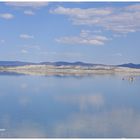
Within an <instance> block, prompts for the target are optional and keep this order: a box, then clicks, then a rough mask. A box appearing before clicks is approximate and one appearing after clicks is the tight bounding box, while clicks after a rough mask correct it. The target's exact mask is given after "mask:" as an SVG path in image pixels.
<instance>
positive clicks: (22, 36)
mask: <svg viewBox="0 0 140 140" xmlns="http://www.w3.org/2000/svg"><path fill="white" fill-rule="evenodd" d="M19 37H20V38H21V39H33V38H34V36H33V35H28V34H21V35H20V36H19Z"/></svg>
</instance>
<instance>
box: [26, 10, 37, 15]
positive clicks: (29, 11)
mask: <svg viewBox="0 0 140 140" xmlns="http://www.w3.org/2000/svg"><path fill="white" fill-rule="evenodd" d="M24 14H25V15H29V16H33V15H35V13H34V12H33V11H32V10H25V11H24Z"/></svg>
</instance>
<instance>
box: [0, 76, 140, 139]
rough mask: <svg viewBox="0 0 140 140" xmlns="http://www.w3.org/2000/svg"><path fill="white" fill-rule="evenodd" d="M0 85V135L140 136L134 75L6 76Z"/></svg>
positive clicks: (138, 96) (136, 88)
mask: <svg viewBox="0 0 140 140" xmlns="http://www.w3.org/2000/svg"><path fill="white" fill-rule="evenodd" d="M13 81H14V82H13ZM0 84H1V86H0V97H1V98H0V130H5V131H0V137H12V138H14V137H18V138H23V137H26V138H27V137H34V138H38V137H40V138H42V137H43V138H46V137H58V138H62V137H66V138H67V137H76V138H81V137H92V138H98V137H100V138H104V137H113V138H114V137H119V138H120V137H140V133H139V132H140V111H139V106H140V102H139V98H140V94H139V91H140V86H139V81H137V80H136V81H135V84H129V82H124V81H122V80H121V78H120V77H118V76H112V75H110V76H109V75H107V76H103V75H100V76H99V75H98V76H97V75H95V76H94V78H93V77H84V78H82V79H78V78H74V77H68V78H66V77H65V78H62V77H40V76H20V77H19V76H12V77H11V76H8V75H6V76H2V77H1V76H0Z"/></svg>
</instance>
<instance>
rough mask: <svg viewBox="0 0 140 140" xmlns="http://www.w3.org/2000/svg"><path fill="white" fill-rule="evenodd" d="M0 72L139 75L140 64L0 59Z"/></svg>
mask: <svg viewBox="0 0 140 140" xmlns="http://www.w3.org/2000/svg"><path fill="white" fill-rule="evenodd" d="M0 72H15V73H19V74H26V75H92V74H123V75H140V65H139V64H133V63H129V64H122V65H104V64H91V63H84V62H72V63H70V62H41V63H30V62H19V61H0Z"/></svg>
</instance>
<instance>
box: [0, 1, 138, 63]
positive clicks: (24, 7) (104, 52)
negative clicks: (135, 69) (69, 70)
mask: <svg viewBox="0 0 140 140" xmlns="http://www.w3.org/2000/svg"><path fill="white" fill-rule="evenodd" d="M139 44H140V3H139V2H137V3H136V2H135V3H134V2H116V3H115V2H49V3H48V2H38V3H36V2H34V3H33V2H30V3H29V2H28V3H25V2H20V3H19V2H11V3H10V2H9V3H8V2H6V3H4V2H1V3H0V60H18V61H30V62H41V61H69V62H74V61H84V62H91V63H103V64H121V63H129V62H132V63H140V61H139V60H140V55H139V52H140V45H139Z"/></svg>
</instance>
